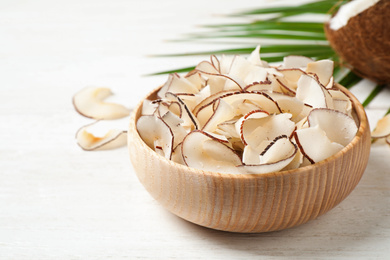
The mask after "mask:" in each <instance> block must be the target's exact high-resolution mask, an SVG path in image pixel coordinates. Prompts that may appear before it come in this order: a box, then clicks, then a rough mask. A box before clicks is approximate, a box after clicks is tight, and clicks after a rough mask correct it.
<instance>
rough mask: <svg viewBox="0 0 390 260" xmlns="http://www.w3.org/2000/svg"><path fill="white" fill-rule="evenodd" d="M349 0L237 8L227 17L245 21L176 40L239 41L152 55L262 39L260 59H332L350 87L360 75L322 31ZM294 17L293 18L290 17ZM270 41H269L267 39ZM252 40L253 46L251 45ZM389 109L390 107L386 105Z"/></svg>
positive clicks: (239, 50)
mask: <svg viewBox="0 0 390 260" xmlns="http://www.w3.org/2000/svg"><path fill="white" fill-rule="evenodd" d="M346 2H348V0H320V1H311V2H308V3H304V4H300V5H290V6H274V7H264V8H257V9H254V10H249V11H243V12H237V13H233V14H231V15H229V16H228V17H230V18H231V20H232V21H234V19H235V18H240V19H241V20H242V19H247V20H248V22H247V23H246V22H244V23H243V22H239V23H234V22H230V23H226V24H206V25H203V26H202V28H203V29H205V32H202V33H193V34H187V35H184V36H183V37H182V39H179V40H176V41H200V42H201V41H204V40H207V41H210V40H216V39H218V40H223V41H228V40H229V39H230V40H233V39H235V40H237V39H241V40H242V41H243V42H242V43H241V45H245V47H243V46H237V47H233V48H229V49H220V50H218V49H217V50H208V51H199V52H192V53H176V54H175V53H173V54H165V55H155V56H157V57H179V56H180V57H181V56H193V55H201V56H204V55H213V54H215V55H219V54H226V55H236V54H237V55H248V54H250V53H251V52H252V51H253V49H254V48H255V47H256V45H257V44H253V41H254V40H256V41H258V42H259V43H260V44H261V43H262V40H267V44H261V45H262V46H261V57H262V59H263V60H265V61H267V62H270V63H273V62H281V61H282V60H283V58H284V57H285V56H288V55H304V56H308V57H311V58H313V59H316V60H319V59H332V60H334V61H335V68H334V74H335V78H338V81H339V83H340V84H341V85H343V86H345V87H346V88H352V87H353V86H354V85H356V84H357V83H358V82H359V81H361V80H362V78H361V77H359V76H358V75H356V74H355V73H353V72H352V71H350V70H349V69H347V68H342V67H341V65H340V61H339V58H338V56H337V54H336V53H335V52H334V50H333V49H332V48H331V46H330V45H329V43H328V41H327V39H326V36H325V32H324V28H323V27H324V22H325V19H326V17H329V15H330V14H331V13H333V12H335V11H337V9H338V8H339V7H340V6H341V5H342V4H344V3H346ZM306 14H311V15H313V16H315V17H316V18H318V19H315V20H319V21H317V22H311V21H309V22H308V21H305V20H304V19H302V20H300V19H301V17H302V16H304V15H306ZM291 18H293V19H291ZM270 41H271V43H270ZM251 44H253V46H252V45H251ZM193 69H194V66H189V67H185V68H177V69H172V70H167V71H161V72H156V73H153V74H150V75H161V74H168V73H173V72H179V73H180V72H188V71H190V70H193ZM382 89H383V85H378V86H377V87H376V88H375V89H374V90H373V91H372V92H371V93H370V95H369V96H368V97H367V98H366V99H365V100H364V102H363V105H364V106H367V105H368V104H369V103H370V102H371V101H372V100H373V99H374V98H375V97H376V96H377V95H378V94H379V93H380V92H381V90H382ZM389 112H390V109H389Z"/></svg>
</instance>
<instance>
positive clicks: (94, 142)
mask: <svg viewBox="0 0 390 260" xmlns="http://www.w3.org/2000/svg"><path fill="white" fill-rule="evenodd" d="M97 123H99V121H97V122H94V123H92V124H89V125H86V126H83V127H81V128H80V129H79V130H78V131H77V133H76V140H77V144H78V145H79V146H80V147H81V148H82V149H83V150H85V151H100V150H110V149H115V148H118V147H121V146H124V145H126V143H127V131H123V130H119V129H111V130H109V131H107V132H106V133H105V134H104V135H99V134H97V133H93V131H92V127H93V126H94V125H96V124H97Z"/></svg>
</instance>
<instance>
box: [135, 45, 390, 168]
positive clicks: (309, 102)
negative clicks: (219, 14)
mask: <svg viewBox="0 0 390 260" xmlns="http://www.w3.org/2000/svg"><path fill="white" fill-rule="evenodd" d="M259 52H260V49H259V47H258V48H256V50H255V51H254V52H252V54H251V55H250V56H249V57H248V58H247V59H245V58H243V57H241V56H224V55H223V56H222V57H221V58H217V57H216V56H215V55H212V56H211V57H210V61H202V62H200V63H199V64H198V65H197V66H196V68H195V70H193V71H191V72H190V73H188V74H187V75H185V76H179V75H178V74H172V75H171V76H169V77H168V80H167V82H166V83H165V84H164V85H163V87H162V88H161V90H160V91H159V92H158V98H159V99H158V100H146V101H145V103H144V105H143V108H142V115H141V117H140V118H139V119H138V121H137V130H138V132H139V133H140V136H141V138H142V139H143V140H144V141H145V143H146V144H147V145H148V146H149V147H150V148H152V149H154V150H155V151H156V153H158V154H160V155H162V156H164V157H165V158H167V159H171V160H173V161H175V162H176V163H180V164H184V165H187V166H189V167H193V168H197V169H203V170H208V171H216V172H221V173H237V174H242V173H257V174H262V173H269V172H276V171H282V170H288V169H295V168H298V167H301V166H305V165H308V164H311V163H316V162H319V161H321V160H324V159H326V158H328V157H330V156H332V155H333V154H335V153H337V152H338V151H340V150H341V149H343V148H344V147H345V146H346V145H348V143H350V142H351V140H352V139H353V138H354V136H355V135H356V132H357V130H358V126H357V124H356V122H355V120H354V119H353V118H352V117H351V114H352V113H353V111H352V103H351V100H350V99H349V98H348V96H347V95H346V94H345V93H343V92H342V91H340V90H339V89H338V88H335V87H334V80H333V75H332V74H333V62H332V61H330V60H320V61H314V60H312V59H310V58H307V57H304V56H288V57H285V59H284V62H283V64H282V65H281V66H279V67H272V66H270V65H269V64H267V63H266V62H263V61H262V60H261V59H260V54H259ZM382 128H383V127H381V126H380V127H379V128H378V130H377V131H378V132H381V131H382V132H385V130H381V129H382ZM386 137H387V135H386Z"/></svg>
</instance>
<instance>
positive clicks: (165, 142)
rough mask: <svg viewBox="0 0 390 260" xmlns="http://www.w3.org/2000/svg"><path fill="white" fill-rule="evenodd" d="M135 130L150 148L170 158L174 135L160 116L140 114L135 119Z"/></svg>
mask: <svg viewBox="0 0 390 260" xmlns="http://www.w3.org/2000/svg"><path fill="white" fill-rule="evenodd" d="M137 130H138V133H139V135H140V136H141V138H142V140H143V141H144V142H145V143H146V144H147V145H148V146H149V147H150V148H152V149H153V150H154V151H155V152H157V153H158V154H160V155H162V156H164V157H165V158H167V159H170V158H171V155H172V150H173V148H174V147H173V144H174V136H173V133H172V130H171V128H170V127H169V126H168V125H167V124H166V123H165V122H164V121H163V120H162V119H161V118H160V117H157V116H155V115H146V116H141V117H140V118H139V119H138V121H137Z"/></svg>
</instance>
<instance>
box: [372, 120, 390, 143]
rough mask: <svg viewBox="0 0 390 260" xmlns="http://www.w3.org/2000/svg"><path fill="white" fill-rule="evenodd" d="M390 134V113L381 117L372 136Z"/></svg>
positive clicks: (381, 136)
mask: <svg viewBox="0 0 390 260" xmlns="http://www.w3.org/2000/svg"><path fill="white" fill-rule="evenodd" d="M388 136H390V114H387V115H386V116H384V117H383V118H381V119H380V120H379V121H378V123H377V125H376V127H375V129H374V130H373V131H372V132H371V137H372V138H375V139H377V138H384V137H388Z"/></svg>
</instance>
